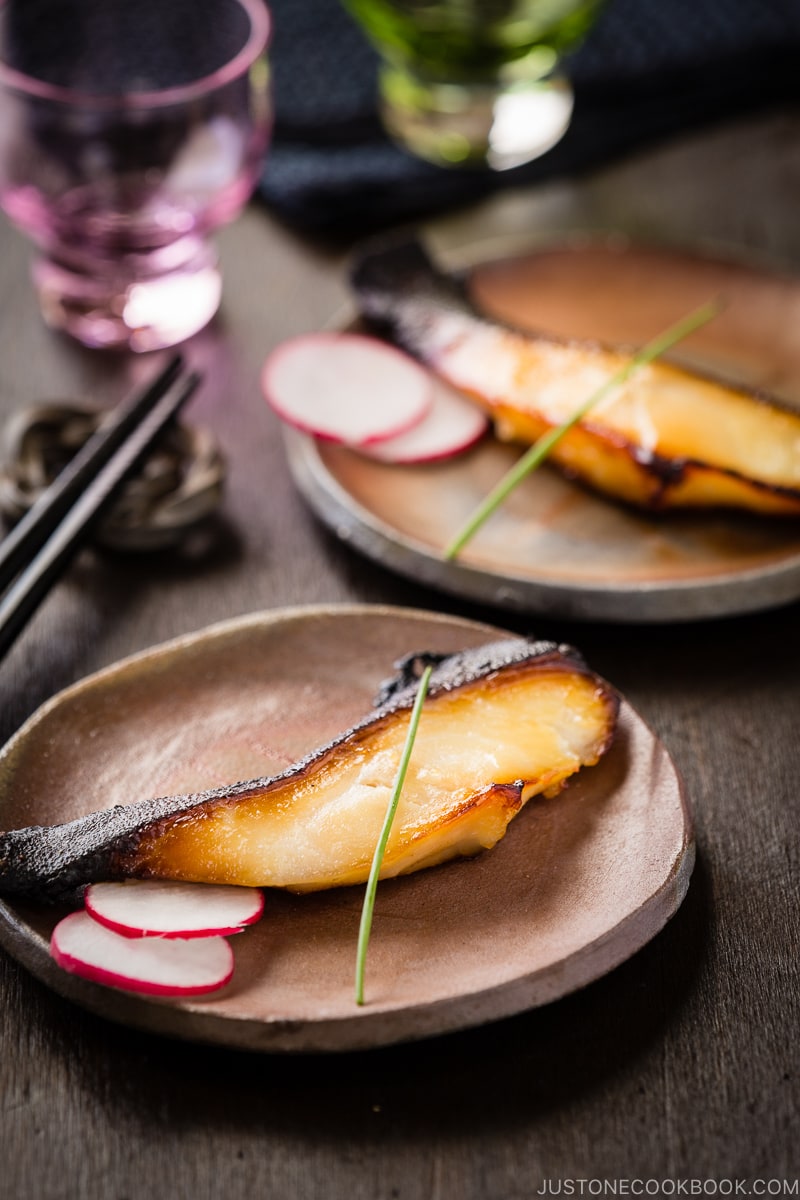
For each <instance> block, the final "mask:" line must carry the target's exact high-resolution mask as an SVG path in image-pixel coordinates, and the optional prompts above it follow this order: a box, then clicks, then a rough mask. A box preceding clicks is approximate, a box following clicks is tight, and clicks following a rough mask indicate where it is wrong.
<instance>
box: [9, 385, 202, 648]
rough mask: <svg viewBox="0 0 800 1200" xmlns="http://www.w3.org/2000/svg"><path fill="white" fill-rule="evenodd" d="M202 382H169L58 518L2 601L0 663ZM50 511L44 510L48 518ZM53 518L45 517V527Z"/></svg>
mask: <svg viewBox="0 0 800 1200" xmlns="http://www.w3.org/2000/svg"><path fill="white" fill-rule="evenodd" d="M178 369H179V368H178ZM159 378H160V379H161V378H162V377H159ZM200 380H201V376H200V374H199V372H192V373H191V374H190V375H187V376H186V377H185V378H178V379H173V380H172V382H171V383H170V384H169V386H168V387H167V389H166V391H163V385H162V388H161V389H160V390H161V391H162V394H161V395H160V397H159V398H158V399H157V400H156V403H155V404H154V405H152V404H151V407H150V411H147V405H145V406H144V407H145V412H144V416H143V417H141V419H140V420H139V422H138V424H136V425H135V427H134V428H133V429H132V430H131V429H129V430H128V436H127V438H126V439H125V440H124V441H122V443H121V444H119V445H117V447H116V449H115V451H114V453H113V454H112V456H111V457H110V458H109V459H108V460H107V461H106V462H105V463H104V464H103V465H102V466H101V468H100V470H99V471H98V472H97V474H96V475H95V476H94V478H92V479H91V480H90V481H89V482H88V484H86V485H85V487H84V490H83V491H82V492H80V494H79V495H78V496H77V498H75V499H74V503H73V504H72V506H71V507H68V508H67V510H66V512H64V513H63V514H62V516H61V520H60V523H58V524H56V526H55V528H51V529H50V536H49V537H48V538H47V539H46V540H45V541H44V543H43V544H42V545H41V546H40V549H39V552H38V554H36V555H35V557H34V558H33V559H32V560H31V561H30V563H29V564H28V566H27V567H25V569H24V570H23V571H22V573H21V574H20V576H19V578H18V579H17V580H16V582H14V583H12V584H11V586H10V587H9V589H8V591H7V592H6V594H5V596H3V599H2V600H0V658H2V656H3V655H4V654H5V653H6V651H7V650H8V649H9V647H10V646H11V645H12V644H13V642H14V640H15V638H16V637H17V635H18V633H19V632H20V630H21V629H22V628H23V626H24V625H25V624H26V623H27V621H28V620H29V619H30V617H31V616H32V615H33V613H34V612H35V611H36V609H37V608H38V606H39V604H40V603H41V601H42V600H43V599H44V597H45V595H46V594H47V592H48V591H49V590H50V587H51V586H52V584H53V582H54V580H55V579H56V578H57V577H58V576H59V575H60V574H61V572H62V571H63V570H64V568H65V567H66V565H67V564H68V562H69V561H70V560H71V558H72V557H73V555H74V554H75V553H76V551H77V550H78V549H79V548H80V546H82V545H83V543H84V541H85V539H86V537H87V535H88V534H89V533H90V532H91V529H92V526H93V525H94V523H95V522H96V521H97V520H98V519H99V518H100V517H101V516H102V515H103V512H104V510H105V509H106V507H107V505H108V503H109V501H110V500H112V499H113V497H114V493H115V491H116V490H117V488H118V487H119V485H120V484H121V483H122V482H123V480H124V479H125V477H126V476H127V475H128V474H129V472H130V471H131V470H133V468H134V467H135V466H136V464H137V463H138V461H139V460H140V459H141V458H142V457H143V455H144V454H145V453H146V451H147V450H148V449H149V447H150V445H151V444H152V442H153V441H154V440H155V439H156V437H157V436H158V434H159V433H160V432H161V430H162V429H163V428H164V426H165V425H167V424H168V422H169V421H170V420H171V419H172V418H173V417H174V416H175V415H176V413H177V412H178V411H179V409H180V408H181V406H182V405H183V404H185V403H186V401H187V400H188V399H189V397H190V396H191V395H192V393H193V392H194V391H195V390H196V388H197V386H198V384H199V383H200ZM152 386H156V385H155V384H154V385H152ZM70 494H71V493H70ZM31 511H33V510H31ZM50 511H51V510H50V509H49V508H48V510H47V512H48V514H50ZM51 519H52V518H51V516H50V515H48V523H49V522H50V520H51Z"/></svg>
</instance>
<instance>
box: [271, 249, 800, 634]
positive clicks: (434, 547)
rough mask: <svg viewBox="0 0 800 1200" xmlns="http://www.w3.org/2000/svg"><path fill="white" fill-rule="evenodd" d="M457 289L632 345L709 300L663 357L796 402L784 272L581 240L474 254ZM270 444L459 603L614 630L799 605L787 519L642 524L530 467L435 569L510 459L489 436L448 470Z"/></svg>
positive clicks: (311, 493) (792, 299) (794, 538)
mask: <svg viewBox="0 0 800 1200" xmlns="http://www.w3.org/2000/svg"><path fill="white" fill-rule="evenodd" d="M470 289H471V292H472V294H473V296H474V298H475V299H476V301H477V302H478V303H479V305H480V307H481V308H483V309H484V310H485V311H487V312H489V313H491V314H494V315H496V316H498V317H499V318H501V319H504V320H506V321H509V322H511V323H512V324H515V325H518V326H521V327H527V328H531V329H542V330H546V331H550V332H553V333H556V334H560V335H565V336H573V337H575V336H577V337H590V338H598V339H600V340H602V341H608V342H619V343H625V344H633V345H637V344H641V343H643V342H644V341H646V340H647V338H648V337H651V336H653V335H654V334H655V333H656V332H658V330H660V329H663V328H665V327H666V326H667V325H669V324H671V323H672V322H673V321H674V320H676V319H677V318H678V317H680V316H681V315H683V314H684V313H686V312H689V311H690V310H692V309H693V308H694V307H696V306H697V305H699V304H701V303H703V302H704V301H706V300H708V299H709V298H710V297H714V296H723V297H724V299H725V302H726V307H725V310H724V311H723V313H722V314H721V315H720V316H719V317H718V318H717V319H716V320H715V321H714V322H712V324H711V325H709V326H707V327H706V328H705V329H703V330H701V331H699V332H698V333H697V334H695V335H694V336H693V337H692V338H690V339H689V340H687V342H685V343H684V344H682V346H681V347H680V354H678V353H677V351H676V353H675V355H674V357H675V358H676V359H678V358H680V360H681V361H683V362H685V363H686V364H687V365H690V366H694V367H696V368H699V369H703V370H710V371H712V372H714V373H715V374H718V375H721V376H723V377H725V378H728V379H730V380H732V381H736V382H742V383H747V384H749V385H753V386H758V387H764V388H767V389H769V390H770V391H774V392H776V393H777V394H779V395H780V396H781V397H782V398H784V399H786V400H789V401H793V402H800V359H798V355H797V349H796V344H794V343H793V342H792V339H791V335H790V332H789V328H790V323H789V322H787V321H786V319H785V314H786V313H788V312H791V311H798V310H800V283H798V282H797V281H796V280H793V279H791V278H788V277H783V276H780V275H777V274H771V273H769V272H766V271H764V270H759V269H755V268H753V267H750V266H744V265H741V264H739V263H735V262H732V261H725V260H723V259H715V258H706V257H700V256H695V255H689V254H680V253H678V252H676V251H672V250H670V251H666V250H658V249H653V248H644V247H637V246H631V245H628V244H627V243H625V242H622V241H620V239H614V240H604V241H592V240H588V241H587V240H581V241H576V242H570V243H562V244H560V245H558V246H554V247H550V248H547V249H538V250H536V251H534V252H529V253H526V254H516V255H513V256H511V257H505V258H501V259H498V260H494V261H487V262H485V263H483V264H482V265H479V266H477V267H476V268H474V269H473V270H472V272H471V275H470ZM781 314H783V316H781ZM779 318H780V319H779ZM287 448H288V455H289V462H290V466H291V469H292V472H293V474H294V477H295V480H296V482H297V484H298V486H299V487H300V489H301V491H302V492H303V494H304V495H305V497H306V499H307V500H308V502H309V503H310V505H311V506H312V508H313V509H314V511H315V512H316V513H317V514H318V515H319V517H320V518H321V519H322V520H323V521H324V522H326V524H328V525H329V526H330V527H331V528H332V529H333V530H334V531H335V532H336V534H337V535H338V536H339V537H340V538H342V539H343V540H344V541H346V542H349V543H350V544H351V545H353V546H354V547H355V548H356V549H358V550H360V551H361V552H362V553H364V554H366V555H368V556H369V557H371V558H373V559H375V560H377V561H378V562H380V563H382V564H384V565H385V566H387V567H390V568H392V569H393V570H396V571H398V572H400V573H402V574H405V575H409V576H411V577H412V578H414V579H417V580H419V581H420V582H423V583H427V584H431V585H433V586H435V587H439V588H442V589H444V590H446V591H449V592H451V593H454V594H456V595H459V596H464V597H469V598H472V599H476V600H480V601H486V602H489V603H492V604H496V605H499V606H501V607H505V608H510V609H518V610H521V611H528V612H536V613H542V614H546V615H552V616H559V617H567V618H571V619H587V620H604V621H626V622H630V621H641V622H647V621H676V620H696V619H700V618H707V617H718V616H724V615H731V614H735V613H744V612H751V611H755V610H758V609H762V608H770V607H773V606H776V605H779V604H784V603H787V602H788V601H791V600H794V599H796V598H798V596H800V527H798V523H797V522H790V521H781V520H773V521H770V520H768V519H759V518H755V517H752V518H751V517H747V516H743V515H739V514H736V515H733V514H730V515H726V514H711V515H697V514H678V515H670V516H667V517H658V518H653V517H649V516H645V515H641V514H639V513H636V512H634V511H633V510H631V509H627V508H624V507H623V506H621V505H617V504H614V503H611V502H609V501H606V500H604V499H602V498H600V497H598V496H595V495H592V494H590V493H589V492H587V491H584V490H582V489H580V488H578V487H577V486H575V485H573V484H571V483H569V482H568V481H566V480H565V479H563V478H562V477H561V476H560V475H558V474H557V473H556V472H555V471H552V470H550V469H549V468H545V469H541V470H539V471H537V472H536V473H535V474H534V475H533V476H531V477H530V478H529V479H527V480H526V481H525V482H524V484H523V485H522V486H520V487H519V488H518V489H517V490H516V492H515V493H514V494H513V495H512V496H511V497H510V498H509V500H508V501H507V502H506V503H505V505H504V506H503V507H502V509H501V510H500V511H498V512H497V513H496V514H495V515H494V516H493V518H492V520H491V521H490V522H489V523H488V524H487V525H486V526H484V528H483V530H481V532H480V533H479V534H478V536H476V537H475V539H474V540H473V541H472V542H471V543H470V544H469V545H468V546H467V547H466V548H465V550H464V551H463V552H462V554H461V555H460V557H459V560H458V562H457V563H451V562H448V561H446V560H444V559H443V558H442V555H441V547H442V546H444V545H445V544H446V543H447V541H448V540H449V539H450V537H451V536H452V534H453V533H454V531H455V530H457V529H458V528H459V527H460V525H461V524H462V523H463V521H464V520H465V519H466V517H467V516H468V515H469V514H470V513H471V512H472V511H473V510H474V509H475V507H476V506H477V504H478V503H479V502H480V501H481V500H482V499H483V498H484V497H485V496H486V494H487V492H488V491H489V490H490V488H491V487H492V486H493V484H494V483H495V482H496V481H497V480H498V479H499V478H500V477H501V475H502V474H503V473H504V471H505V470H506V469H507V468H508V467H509V466H510V465H511V463H512V462H513V461H515V459H516V458H517V457H518V454H519V450H518V449H516V448H513V447H509V446H505V445H501V444H500V443H498V442H497V441H495V440H494V439H491V438H490V439H487V440H486V441H484V442H482V443H481V444H480V445H479V446H478V447H476V448H475V449H473V450H472V451H471V452H469V453H468V454H465V455H462V456H460V457H458V458H455V459H452V460H449V461H447V462H442V463H436V464H428V465H425V466H407V467H392V466H386V465H384V464H382V463H378V462H374V461H372V460H370V459H368V458H366V457H364V456H362V455H359V454H357V453H355V452H353V451H350V450H347V449H345V448H343V447H341V446H335V445H331V444H328V443H320V442H317V441H315V440H314V439H313V438H309V437H306V436H304V435H300V434H297V433H294V432H289V433H288V435H287Z"/></svg>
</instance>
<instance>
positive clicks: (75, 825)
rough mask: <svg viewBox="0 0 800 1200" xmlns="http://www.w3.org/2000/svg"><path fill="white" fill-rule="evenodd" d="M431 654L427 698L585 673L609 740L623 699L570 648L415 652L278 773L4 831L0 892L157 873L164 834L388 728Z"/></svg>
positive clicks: (527, 644)
mask: <svg viewBox="0 0 800 1200" xmlns="http://www.w3.org/2000/svg"><path fill="white" fill-rule="evenodd" d="M429 660H432V661H433V663H434V671H433V675H432V678H431V686H430V691H429V697H428V701H429V702H430V701H435V700H436V698H437V697H443V696H448V695H453V694H459V693H461V692H463V690H464V689H465V688H469V687H470V686H477V685H480V686H481V687H483V685H484V684H485V685H486V686H489V687H491V686H493V685H494V681H496V680H498V679H501V680H502V679H504V677H505V675H506V674H510V675H511V676H513V675H514V674H515V672H518V671H519V670H525V669H533V670H537V671H543V672H550V673H555V674H556V675H557V674H558V673H563V674H565V675H567V674H569V673H574V674H578V675H579V676H581V677H585V678H586V679H588V680H590V686H591V687H593V688H595V690H596V691H597V693H598V695H600V694H602V704H603V706H604V708H605V709H606V710H607V715H608V720H607V727H606V726H605V725H604V727H603V733H602V737H601V744H600V745H598V747H597V748H596V749H597V755H598V756H599V754H600V753H603V752H604V751H605V749H606V748H607V745H608V744H610V740H611V738H612V736H613V727H614V723H615V719H616V711H617V706H618V698H617V697H616V694H615V693H613V692H612V691H611V689H609V688H608V685H607V684H605V683H604V682H603V681H602V680H600V679H599V677H597V676H594V675H593V673H591V672H590V671H588V668H586V666H585V664H584V663H583V660H582V659H581V657H580V656H579V655H578V654H577V653H576V652H575V651H573V650H571V648H569V647H565V646H559V645H557V644H555V643H553V642H534V641H529V640H526V639H523V638H515V639H503V640H501V641H497V642H493V643H490V644H488V645H484V646H481V647H478V648H475V649H470V650H466V651H464V652H460V653H456V654H448V655H438V654H428V653H427V652H420V653H415V654H411V655H408V656H407V657H406V658H405V659H403V660H401V662H400V664H398V672H397V674H396V675H395V676H393V677H392V678H391V679H390V680H388V681H387V682H386V683H385V684H384V685H383V686H382V688H381V692H380V695H379V704H378V707H377V708H375V709H374V710H373V711H372V712H371V713H370V714H369V715H368V716H366V717H365V718H364V719H363V720H362V721H360V722H358V723H357V724H356V725H355V726H353V727H352V728H351V729H349V730H347V731H346V732H345V733H342V734H340V735H339V736H338V737H337V738H335V739H333V740H332V741H330V742H328V743H327V744H326V745H324V746H322V747H320V748H318V749H316V750H314V751H312V752H311V753H310V754H309V755H307V756H306V757H305V758H303V759H301V760H300V761H299V762H298V763H295V764H294V765H293V766H291V767H289V768H287V770H285V771H283V772H281V773H280V774H279V775H275V776H271V777H263V778H259V779H255V780H248V781H244V782H241V783H237V784H234V785H232V786H228V787H218V788H215V789H212V790H209V791H205V792H197V793H191V794H186V795H181V796H167V797H159V798H157V799H148V800H142V801H138V802H135V803H132V804H130V805H124V806H116V807H115V808H112V809H108V810H103V811H99V812H94V813H90V814H89V815H87V816H85V817H81V818H78V819H77V820H74V821H71V822H69V823H67V824H63V825H58V826H51V827H44V826H33V827H29V828H27V829H20V830H11V831H9V832H7V833H4V834H2V835H0V893H3V894H6V895H8V896H16V897H20V898H23V899H28V900H34V901H37V902H45V903H48V902H49V903H52V902H56V903H57V902H62V901H65V900H69V901H74V899H75V898H76V896H78V895H79V894H80V891H81V889H82V888H83V887H84V886H85V885H87V884H89V883H92V882H98V881H100V880H114V879H124V878H129V877H132V876H137V875H139V876H144V877H148V876H150V877H152V875H153V871H152V864H151V863H149V860H148V857H147V855H148V852H149V848H151V847H152V846H153V845H154V844H155V845H156V846H157V845H158V844H159V839H161V838H163V835H164V834H165V832H166V833H168V834H169V835H170V836H173V835H174V834H175V831H176V830H180V828H181V827H182V826H187V825H192V826H193V827H194V828H199V826H198V825H197V823H198V822H200V823H202V822H205V821H207V822H208V823H209V825H210V824H212V823H213V820H214V818H215V817H218V816H220V815H222V816H223V817H225V815H226V813H227V812H229V811H230V810H231V809H232V808H235V807H236V806H237V805H240V804H242V803H245V804H246V803H247V802H251V801H256V802H260V801H261V800H262V799H263V798H264V797H267V798H269V795H270V794H271V793H272V792H273V791H274V790H275V789H279V788H281V787H282V786H284V785H287V784H289V785H294V784H295V783H297V784H300V785H303V784H304V783H305V782H306V781H307V780H308V779H309V778H310V777H312V776H313V773H314V772H315V771H318V770H320V769H321V768H324V767H325V765H326V764H327V763H328V762H330V761H331V760H332V758H333V757H334V756H336V755H337V754H340V755H346V754H348V753H351V752H352V751H353V748H354V747H355V749H356V750H357V751H358V752H359V753H361V752H362V751H363V745H364V740H365V738H367V739H368V738H369V737H370V736H372V735H373V733H374V731H380V730H381V729H384V728H386V726H387V723H389V722H391V721H392V720H393V718H395V717H396V716H397V715H398V714H402V713H404V712H406V711H408V710H409V709H410V708H411V706H412V705H413V703H414V699H415V696H416V692H417V686H416V681H417V679H418V677H419V672H420V670H421V667H422V665H423V664H424V663H426V662H428V661H429ZM593 761H595V759H593ZM576 769H577V768H576ZM493 786H494V785H493ZM496 791H497V798H498V800H501V799H503V798H505V802H506V803H508V804H510V803H511V799H513V800H514V803H515V805H516V808H515V811H516V809H517V808H519V807H521V804H522V799H521V797H522V784H521V782H517V783H515V784H514V786H513V787H511V788H510V789H509V786H508V784H507V783H506V784H502V783H501V784H499V785H498V786H497V789H496ZM506 792H508V793H509V795H508V796H506V795H505V793H506ZM512 792H513V793H514V796H513V797H512V796H511V793H512ZM166 877H170V876H166ZM347 881H348V880H343V882H347ZM335 885H336V884H335V883H334V884H333V886H335ZM325 886H327V885H325ZM297 890H302V888H298V889H297Z"/></svg>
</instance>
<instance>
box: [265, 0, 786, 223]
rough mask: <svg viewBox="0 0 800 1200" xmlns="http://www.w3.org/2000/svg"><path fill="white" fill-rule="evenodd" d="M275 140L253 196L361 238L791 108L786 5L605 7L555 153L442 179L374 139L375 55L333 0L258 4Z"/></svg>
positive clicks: (574, 72) (779, 1)
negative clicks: (706, 128)
mask: <svg viewBox="0 0 800 1200" xmlns="http://www.w3.org/2000/svg"><path fill="white" fill-rule="evenodd" d="M270 8H271V10H272V15H273V22H274V38H273V44H272V64H273V76H274V84H275V102H276V116H277V119H276V128H275V139H274V144H273V148H272V150H271V153H270V157H269V160H268V163H267V165H266V168H265V170H264V174H263V177H262V181H261V188H260V192H261V195H262V197H263V199H264V200H265V201H266V203H267V204H268V205H269V206H270V207H271V208H272V209H273V210H274V211H275V212H276V213H277V214H278V215H279V216H280V217H281V218H282V219H284V220H286V221H287V222H289V223H291V224H292V225H294V226H296V227H298V228H301V229H305V230H308V231H312V232H318V233H323V234H325V233H327V234H342V235H344V236H349V235H351V234H357V233H363V232H366V231H368V230H372V229H376V228H380V227H382V226H386V225H390V224H393V223H397V222H401V221H407V220H412V219H417V218H420V217H422V216H425V215H429V214H433V213H436V212H439V211H442V210H444V209H447V208H452V207H455V206H457V205H459V204H464V203H467V202H469V201H472V200H474V199H476V198H478V197H480V196H483V195H486V194H487V193H489V192H490V191H493V190H495V189H498V188H502V187H509V186H519V185H520V184H523V183H528V182H534V181H537V180H543V179H548V178H553V177H556V176H563V175H566V174H574V173H576V172H580V171H585V170H587V169H589V168H591V167H595V166H597V165H599V164H600V163H603V162H606V161H608V160H610V159H612V158H614V157H616V156H619V155H621V154H624V153H626V152H628V151H631V150H634V149H636V148H639V147H643V146H646V145H648V144H651V143H654V142H656V141H657V140H659V139H663V138H665V137H668V136H670V135H674V134H677V133H679V132H682V131H686V130H691V129H693V128H698V127H700V126H703V125H707V124H710V123H712V122H718V121H721V120H723V119H727V118H732V117H735V116H740V115H742V114H743V113H746V112H749V111H755V110H757V109H764V108H766V107H769V106H773V105H779V104H786V103H787V102H795V101H797V100H798V99H800V70H798V65H797V64H798V59H799V57H800V4H798V3H797V0H724V2H721V0H667V2H666V3H665V2H664V0H610V3H609V5H608V7H607V8H606V9H605V10H604V11H603V13H602V14H601V16H600V18H599V19H598V21H597V24H596V25H595V27H594V29H593V30H592V32H591V33H590V34H589V36H588V38H587V39H586V41H585V42H584V43H583V45H582V46H581V47H580V49H578V50H577V51H576V52H575V53H574V54H573V55H571V56H570V57H569V58H568V59H567V60H565V63H564V69H565V72H566V74H567V75H568V76H569V77H570V79H571V80H572V84H573V87H574V89H575V114H574V117H573V121H572V124H571V126H570V128H569V130H568V131H567V133H566V135H565V137H564V138H563V139H562V141H561V142H560V143H559V144H558V145H557V146H555V147H554V148H553V149H552V150H550V151H548V152H547V153H546V154H544V155H543V156H542V157H541V158H539V159H536V160H535V161H534V162H531V163H528V164H526V165H524V166H522V167H517V168H515V169H513V170H510V171H504V172H498V173H494V172H488V171H483V170H480V171H479V170H474V169H444V168H438V167H434V166H431V165H430V164H427V163H424V162H421V161H419V160H418V159H415V158H414V157H413V156H411V155H410V154H407V153H406V152H405V151H403V150H401V149H399V148H398V147H396V146H394V145H393V144H392V143H391V142H390V141H389V139H388V138H387V136H386V134H385V133H384V132H383V130H382V127H381V124H380V121H379V119H378V115H377V108H376V72H377V63H378V60H377V56H376V54H375V52H374V51H373V50H372V49H371V48H370V46H369V45H368V44H367V42H366V40H365V38H364V35H363V34H362V32H361V30H360V29H359V28H358V27H357V26H356V25H355V23H354V22H353V21H352V19H351V18H350V17H349V16H348V14H347V13H346V12H345V11H344V10H343V9H342V8H341V7H340V5H339V4H338V2H337V0H270Z"/></svg>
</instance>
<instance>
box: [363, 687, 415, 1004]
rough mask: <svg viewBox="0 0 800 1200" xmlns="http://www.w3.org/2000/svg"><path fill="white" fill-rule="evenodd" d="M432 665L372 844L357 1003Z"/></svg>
mask: <svg viewBox="0 0 800 1200" xmlns="http://www.w3.org/2000/svg"><path fill="white" fill-rule="evenodd" d="M432 670H433V667H426V668H425V670H424V671H423V672H422V675H421V676H420V681H419V687H418V689H417V695H416V699H415V700H414V707H413V709H412V710H411V719H410V721H409V724H408V732H407V733H406V740H405V745H404V746H403V753H402V754H401V756H400V765H399V767H398V768H397V775H396V776H395V780H394V787H393V788H392V795H391V799H390V800H389V804H388V807H387V809H386V816H385V817H384V818H383V826H382V828H381V832H380V837H379V838H378V843H377V845H376V847H375V853H374V855H373V858H372V866H371V868H370V872H369V879H368V880H367V890H366V893H365V895H364V904H363V906H362V909H361V924H360V925H359V929H358V950H357V952H356V1004H363V1003H364V971H365V967H366V962H367V946H368V945H369V935H370V930H371V929H372V914H373V912H374V910H375V893H376V891H377V890H378V877H379V876H380V873H381V867H382V866H383V859H384V855H385V854H386V845H387V843H388V841H389V834H390V833H391V832H392V823H393V822H394V817H395V813H396V812H397V805H398V804H399V802H400V794H401V792H402V790H403V784H404V783H405V780H406V774H407V772H408V764H409V762H410V760H411V751H412V750H413V749H414V742H415V740H416V737H417V729H418V727H419V719H420V717H421V715H422V706H423V704H424V703H425V697H426V696H427V694H428V685H429V684H430V680H431V671H432Z"/></svg>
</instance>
